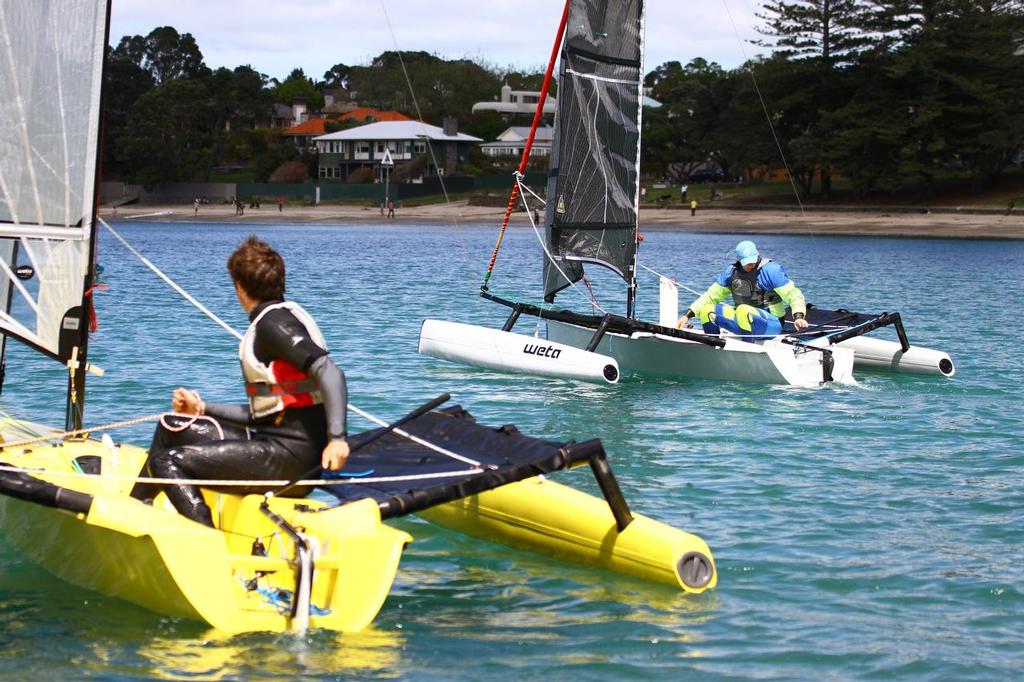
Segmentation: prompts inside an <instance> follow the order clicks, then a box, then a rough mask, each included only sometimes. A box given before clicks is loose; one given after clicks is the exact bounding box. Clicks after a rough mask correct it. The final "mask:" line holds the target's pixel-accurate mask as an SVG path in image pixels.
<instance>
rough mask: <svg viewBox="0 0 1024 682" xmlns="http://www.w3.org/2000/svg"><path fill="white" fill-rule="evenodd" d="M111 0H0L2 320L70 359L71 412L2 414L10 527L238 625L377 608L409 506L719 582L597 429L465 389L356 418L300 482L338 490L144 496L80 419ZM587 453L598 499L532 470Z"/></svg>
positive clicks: (672, 578) (491, 531)
mask: <svg viewBox="0 0 1024 682" xmlns="http://www.w3.org/2000/svg"><path fill="white" fill-rule="evenodd" d="M109 12H110V8H109V3H108V2H106V1H103V0H61V1H60V2H54V1H40V2H32V3H4V4H2V5H0V34H2V35H0V44H2V45H3V46H4V47H3V48H2V49H0V70H2V71H3V73H4V77H3V79H0V152H2V153H0V339H2V340H3V341H6V339H7V338H14V339H17V340H19V341H21V342H23V343H25V344H27V345H28V346H30V347H32V348H33V349H35V350H37V351H39V352H40V353H42V354H44V355H46V356H48V357H50V358H52V359H54V360H56V361H58V362H60V363H62V364H63V365H65V366H66V367H67V368H68V372H69V374H68V376H69V379H68V400H67V406H66V407H67V409H66V416H65V424H64V427H63V428H52V427H44V426H40V425H37V424H32V423H28V422H25V421H21V420H18V419H15V418H12V417H9V416H6V415H4V416H0V437H2V439H3V442H2V443H0V533H2V535H3V536H4V537H5V539H6V540H7V542H8V543H9V544H10V545H12V546H13V547H15V548H16V549H17V550H19V551H20V552H21V553H22V554H23V555H24V556H25V557H27V558H28V559H30V560H31V561H33V562H36V563H38V564H39V565H41V566H43V567H44V568H46V569H47V570H49V571H50V572H52V573H54V574H56V575H57V576H59V577H61V578H64V579H65V580H67V581H69V582H72V583H74V584H76V585H80V586H82V587H86V588H89V589H93V590H97V591H100V592H103V593H105V594H110V595H114V596H116V597H120V598H123V599H126V600H128V601H131V602H134V603H136V604H139V605H141V606H143V607H146V608H149V609H151V610H153V611H156V612H159V613H166V614H170V615H174V616H180V617H184V618H190V619H195V620H200V621H205V622H207V623H209V624H210V625H212V626H213V627H216V628H218V629H222V630H224V631H228V632H244V631H254V630H271V631H283V630H289V629H294V630H304V629H305V628H307V627H318V628H328V629H332V630H339V631H355V630H359V629H361V628H363V627H365V626H366V625H368V624H369V623H370V622H371V621H372V620H373V619H374V617H375V616H376V614H377V612H378V611H379V610H380V608H381V606H382V605H383V603H384V600H385V598H386V597H387V594H388V592H389V591H390V588H391V584H392V581H393V580H394V577H395V574H396V571H397V570H398V565H399V560H400V558H401V554H402V551H403V549H404V548H405V546H406V545H407V544H408V543H409V542H410V541H411V539H412V538H411V537H410V536H409V535H408V534H407V533H405V532H403V531H401V530H398V529H396V528H393V527H391V526H389V525H387V524H386V523H385V522H386V521H387V520H388V519H390V518H395V517H398V516H402V515H405V514H411V513H422V514H423V515H425V516H426V517H427V518H429V519H431V520H433V521H435V522H437V523H440V524H442V525H445V526H448V527H451V528H454V529H456V530H459V531H462V532H465V533H468V534H471V535H474V536H476V537H480V538H484V539H486V540H490V541H497V542H503V543H505V544H509V545H511V546H514V547H519V548H523V549H529V550H533V551H538V552H541V553H544V554H548V555H550V556H554V557H556V558H560V559H564V560H569V561H574V562H579V563H583V564H587V565H592V566H596V567H598V568H603V569H607V570H611V571H616V572H619V573H623V574H627V575H632V576H635V577H638V578H642V579H645V580H653V581H656V582H662V583H666V584H670V585H674V586H677V587H679V588H680V589H683V590H685V591H687V592H693V593H699V592H703V591H704V590H706V589H709V588H711V587H714V585H715V584H716V582H717V572H716V570H715V565H714V561H713V559H712V556H711V553H710V551H709V549H708V547H707V545H706V544H705V543H704V541H703V540H701V539H700V538H698V537H696V536H694V535H691V534H689V533H686V532H684V531H680V530H676V529H673V528H670V527H669V526H666V525H664V524H661V523H658V522H656V521H653V520H651V519H647V518H644V517H641V516H638V515H634V514H632V513H631V512H630V510H629V508H628V507H627V505H626V503H625V500H624V499H623V497H622V494H621V491H620V490H619V487H618V485H617V483H616V481H615V478H614V476H613V475H612V472H611V469H610V467H609V465H608V462H607V459H606V456H605V452H604V449H603V447H602V446H601V443H600V442H599V441H597V440H590V441H585V442H581V443H577V442H573V441H568V442H553V441H548V440H541V439H536V438H530V437H528V436H525V435H523V434H521V433H519V432H518V431H517V430H516V429H515V428H514V427H510V426H505V427H501V428H497V429H495V428H490V427H487V426H483V425H480V424H478V423H476V422H475V421H474V420H473V419H472V417H471V416H470V415H469V414H468V413H467V412H465V411H464V410H462V409H461V408H458V407H449V408H447V409H434V408H435V407H438V406H439V405H440V404H441V403H443V402H444V400H445V399H447V396H446V395H445V396H442V399H439V400H435V401H432V402H431V403H428V404H427V405H425V406H424V407H423V408H421V409H419V410H417V411H415V412H413V413H412V414H410V415H409V416H408V417H406V418H405V419H403V420H400V422H397V423H395V424H392V425H390V426H383V427H382V428H379V429H374V430H371V431H367V432H365V433H362V434H358V435H356V436H354V437H352V439H351V440H352V449H353V455H352V456H351V457H350V459H349V462H348V464H347V466H346V468H345V470H343V471H342V472H341V476H340V477H339V478H337V479H332V480H317V481H313V482H304V483H315V484H319V486H320V487H321V488H322V489H323V490H324V491H326V492H328V493H330V496H327V495H322V496H321V497H319V498H316V499H312V498H302V499H296V498H289V497H285V496H281V495H274V494H268V495H240V494H231V493H226V492H216V491H214V490H209V489H204V494H205V495H206V496H207V501H208V504H209V506H210V508H211V509H212V510H214V522H215V525H216V528H208V527H206V526H203V525H200V524H196V523H194V522H192V521H189V520H187V519H185V518H184V517H182V516H180V515H178V514H177V513H176V512H175V511H174V510H173V508H172V507H171V505H170V504H169V503H167V501H166V499H165V498H164V496H163V495H162V494H161V495H160V496H158V497H157V498H156V499H155V500H154V501H153V504H152V505H148V504H145V503H143V502H140V501H138V500H136V499H133V498H131V497H130V496H129V494H128V493H129V491H130V490H131V488H132V486H133V484H134V483H135V481H136V480H137V476H138V473H139V471H140V470H141V469H142V464H143V462H144V461H145V458H146V452H145V451H144V450H143V449H142V448H139V447H135V446H131V445H118V444H115V443H114V442H113V441H112V440H110V438H109V436H107V435H103V437H102V438H100V439H97V438H95V437H91V436H90V435H89V432H88V431H87V430H85V429H83V428H82V425H83V416H84V398H85V377H86V374H87V373H89V372H92V373H100V372H99V370H98V369H97V368H95V367H92V366H91V365H90V364H89V362H88V354H87V349H88V336H89V331H88V320H89V306H90V292H91V289H92V285H93V279H94V270H95V268H94V265H93V263H94V258H93V254H94V250H95V242H96V229H95V228H96V222H97V220H96V211H95V207H96V187H97V176H98V163H97V156H98V139H99V135H98V130H99V120H100V112H101V90H102V87H101V86H102V82H103V63H104V52H105V46H106V45H107V42H108V35H107V34H108V26H109ZM108 426H111V427H113V426H117V425H108ZM91 431H92V432H93V433H99V432H101V431H102V429H100V428H94V429H92V430H91ZM582 464H589V466H590V467H591V469H592V471H593V473H594V474H595V476H596V478H597V481H598V483H599V485H600V488H601V491H602V493H603V496H604V499H600V498H597V497H593V496H590V495H586V494H584V493H581V492H579V491H577V490H574V489H572V488H569V487H566V486H563V485H561V484H558V483H556V482H554V481H551V480H547V479H544V478H539V477H538V476H539V475H542V474H546V473H550V472H554V471H557V470H560V469H566V468H569V467H573V466H577V465H582ZM207 483H209V484H211V485H212V484H213V483H212V482H207ZM236 483H241V482H237V481H235V482H232V481H224V482H217V486H218V489H219V490H223V489H224V488H225V487H230V486H231V485H232V484H236ZM278 483H279V484H280V486H281V487H282V488H283V489H288V488H290V487H291V486H294V484H295V483H296V482H295V481H280V482H278ZM292 489H294V488H292ZM332 498H333V499H332Z"/></svg>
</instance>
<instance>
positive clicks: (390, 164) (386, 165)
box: [380, 147, 395, 206]
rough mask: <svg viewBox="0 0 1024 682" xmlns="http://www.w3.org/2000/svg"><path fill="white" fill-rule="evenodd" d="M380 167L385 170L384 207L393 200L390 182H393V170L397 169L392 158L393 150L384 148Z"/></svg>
mask: <svg viewBox="0 0 1024 682" xmlns="http://www.w3.org/2000/svg"><path fill="white" fill-rule="evenodd" d="M380 167H381V168H383V169H384V205H385V206H386V205H387V203H388V200H390V199H391V195H390V194H389V187H388V185H389V182H390V180H391V169H392V168H394V167H395V160H394V159H392V158H391V150H390V149H389V148H387V147H384V158H383V159H381V161H380Z"/></svg>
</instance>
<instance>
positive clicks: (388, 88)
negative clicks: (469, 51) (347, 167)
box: [349, 51, 502, 121]
mask: <svg viewBox="0 0 1024 682" xmlns="http://www.w3.org/2000/svg"><path fill="white" fill-rule="evenodd" d="M403 62H404V65H405V69H406V70H407V71H408V74H409V81H411V82H412V89H413V92H415V93H416V103H418V104H419V108H420V111H421V112H422V114H423V118H424V120H427V121H440V120H441V118H442V117H443V116H444V115H446V114H453V115H455V116H458V117H460V119H464V118H465V117H466V116H467V115H468V114H469V112H470V110H471V109H472V107H473V105H474V104H475V103H476V102H481V101H485V100H491V99H493V97H494V96H495V95H496V94H497V93H498V92H499V91H500V90H501V85H502V81H501V79H500V78H499V77H498V76H497V75H496V74H494V73H492V72H490V71H488V70H487V69H485V68H484V67H482V66H480V65H478V64H475V63H473V62H471V61H469V60H468V59H456V60H445V59H442V58H441V57H438V56H436V55H432V54H429V53H427V52H402V53H401V54H399V53H398V52H394V51H388V52H384V53H382V54H381V55H380V56H378V57H377V58H376V59H374V60H373V62H372V63H371V64H370V65H369V66H354V67H352V68H351V70H350V72H349V88H350V89H351V90H353V91H354V92H355V93H356V97H357V98H358V100H359V103H360V104H362V105H363V106H370V107H374V108H377V109H393V110H397V111H403V112H406V113H409V114H410V115H413V116H415V114H416V106H415V105H414V103H413V101H412V97H411V95H410V92H409V84H408V83H407V82H406V79H405V73H404V72H403V68H402V65H403Z"/></svg>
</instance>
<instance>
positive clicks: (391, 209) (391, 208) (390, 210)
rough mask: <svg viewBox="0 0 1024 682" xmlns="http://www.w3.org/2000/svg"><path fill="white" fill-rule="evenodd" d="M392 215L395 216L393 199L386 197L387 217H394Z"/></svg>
mask: <svg viewBox="0 0 1024 682" xmlns="http://www.w3.org/2000/svg"><path fill="white" fill-rule="evenodd" d="M394 217H395V200H394V199H390V198H389V199H388V218H394Z"/></svg>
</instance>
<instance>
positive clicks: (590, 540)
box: [420, 477, 718, 594]
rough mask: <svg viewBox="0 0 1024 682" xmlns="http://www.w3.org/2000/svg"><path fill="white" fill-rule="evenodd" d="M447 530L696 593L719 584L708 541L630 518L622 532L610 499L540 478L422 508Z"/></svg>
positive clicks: (673, 529)
mask: <svg viewBox="0 0 1024 682" xmlns="http://www.w3.org/2000/svg"><path fill="white" fill-rule="evenodd" d="M420 516H422V517H424V518H425V519H427V520H429V521H431V522H433V523H436V524H438V525H440V526H443V527H445V528H449V529H451V530H455V531H458V532H460V533H465V534H466V535H471V536H473V537H477V538H481V539H483V540H487V541H490V542H500V543H502V544H505V545H508V546H510V547H514V548H517V549H525V550H529V551H532V552H536V553H538V554H544V555H547V556H550V557H553V558H555V559H560V560H562V561H567V562H571V563H578V564H583V565H586V566H593V567H596V568H600V569H604V570H606V571H612V572H615V573H620V574H623V575H628V576H632V577H634V578H639V579H642V580H649V581H652V582H657V583H663V584H666V585H672V586H674V587H678V588H680V589H682V590H684V591H686V592H690V593H694V594H698V593H701V592H704V591H705V590H707V589H711V588H713V587H715V585H717V584H718V571H717V569H716V568H715V564H714V559H713V558H712V555H711V550H710V549H709V548H708V545H707V543H706V542H704V540H702V539H701V538H699V537H697V536H696V535H693V534H691V533H687V532H685V531H681V530H678V529H676V528H672V527H671V526H668V525H666V524H664V523H661V522H659V521H655V520H653V519H650V518H647V517H645V516H641V515H638V514H634V515H633V521H632V522H631V523H630V524H629V525H628V526H626V528H625V529H624V530H622V531H619V530H618V527H617V526H616V522H615V517H614V516H613V514H612V512H611V509H610V508H609V506H608V503H607V502H606V501H605V500H603V499H601V498H597V497H594V496H593V495H588V494H587V493H584V492H581V491H579V490H576V489H575V488H570V487H568V486H565V485H562V484H560V483H556V482H554V481H551V480H549V479H546V478H543V477H538V478H531V479H527V480H525V481H519V482H518V483H510V484H508V485H505V486H502V487H500V488H496V489H494V490H490V491H488V492H485V493H480V494H479V495H474V496H472V497H467V498H464V499H462V500H458V501H456V502H449V503H448V504H444V505H440V506H437V507H433V508H431V509H428V510H426V511H422V512H420Z"/></svg>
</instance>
